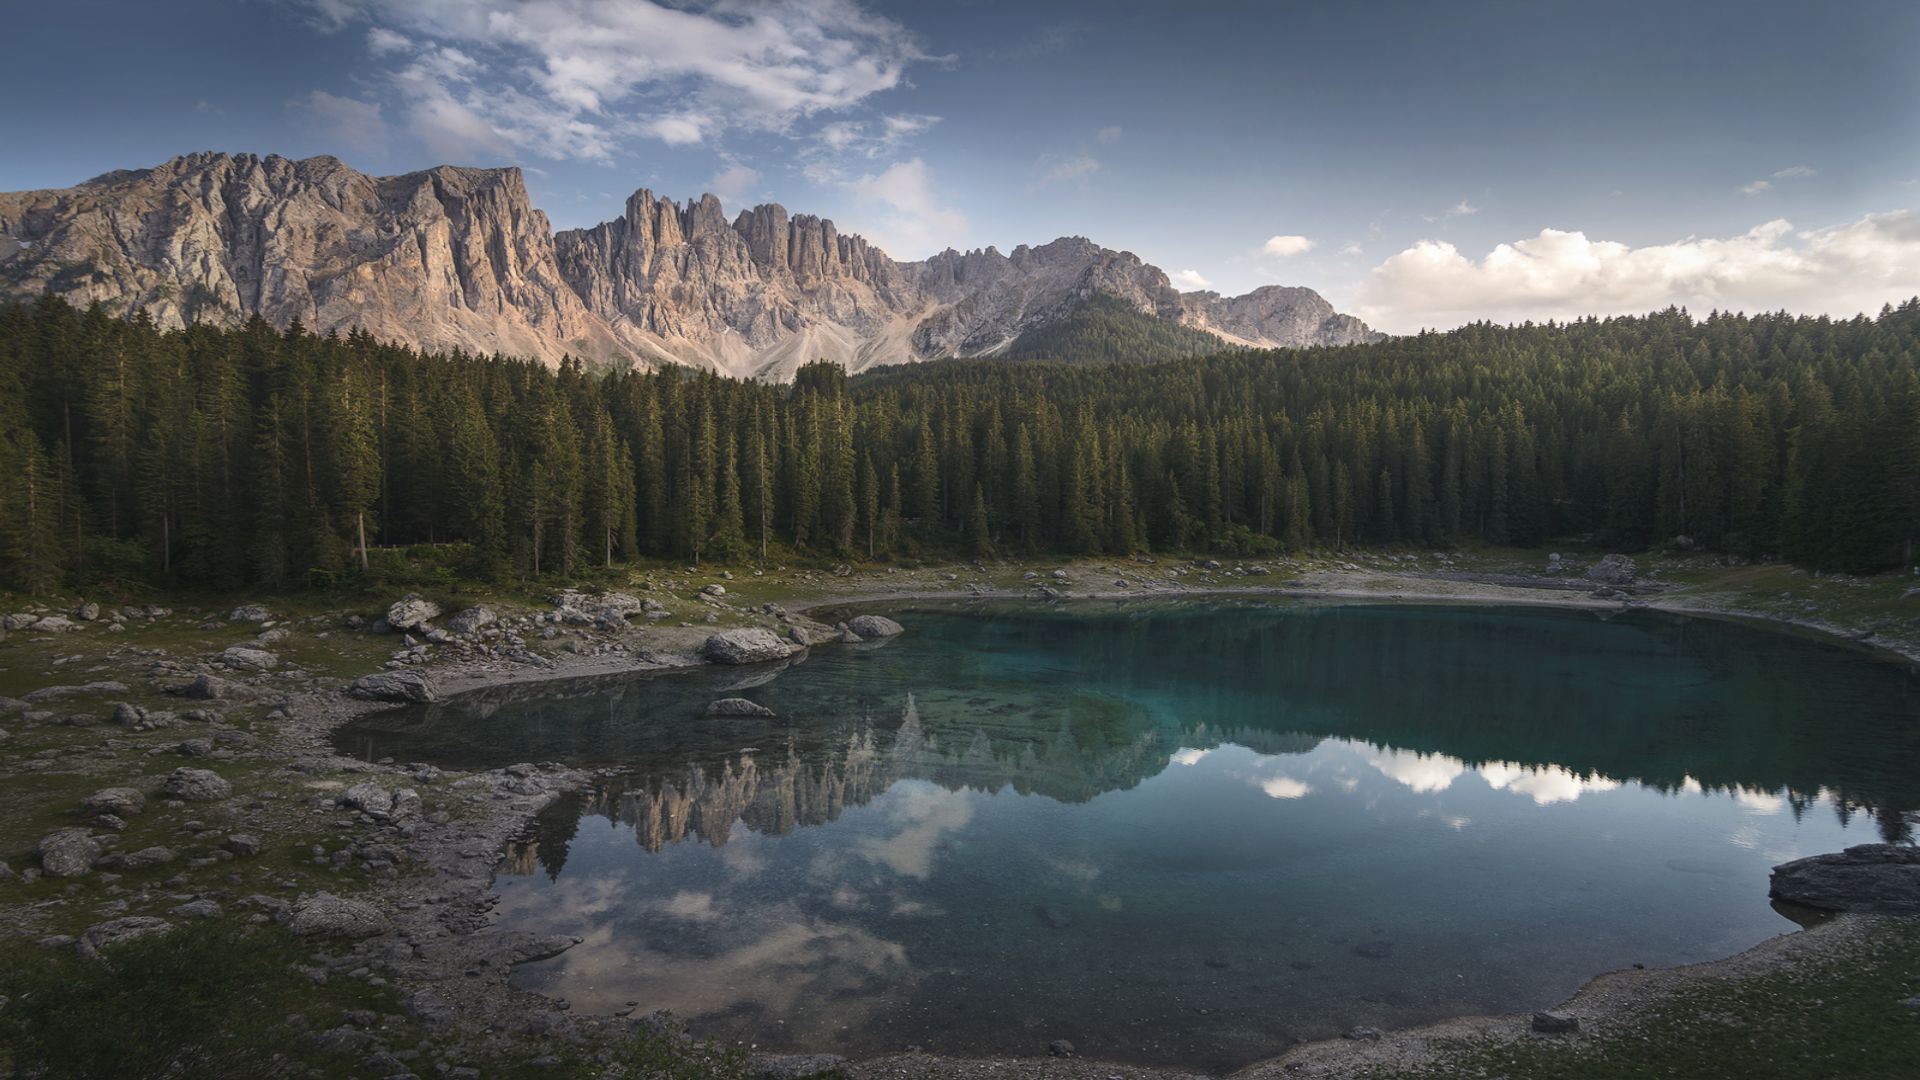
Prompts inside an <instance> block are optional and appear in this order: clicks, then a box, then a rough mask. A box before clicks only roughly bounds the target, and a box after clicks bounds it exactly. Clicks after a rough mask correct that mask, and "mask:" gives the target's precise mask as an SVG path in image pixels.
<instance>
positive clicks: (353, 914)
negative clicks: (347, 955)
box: [287, 892, 388, 938]
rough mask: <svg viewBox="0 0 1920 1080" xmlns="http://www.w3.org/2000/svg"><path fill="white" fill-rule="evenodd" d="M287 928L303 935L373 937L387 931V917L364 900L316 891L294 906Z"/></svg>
mask: <svg viewBox="0 0 1920 1080" xmlns="http://www.w3.org/2000/svg"><path fill="white" fill-rule="evenodd" d="M287 928H288V929H290V930H292V931H293V932H294V933H296V934H298V935H300V936H301V937H321V938H369V937H377V936H379V935H381V934H384V933H386V932H387V929H388V925H387V917H386V916H385V915H383V914H381V913H380V909H379V908H376V907H374V906H373V905H372V904H369V903H367V902H366V901H364V900H349V899H346V898H344V897H339V896H335V895H333V894H332V893H326V892H321V893H314V894H313V895H312V896H309V897H306V898H305V899H302V900H301V901H300V902H299V903H298V904H296V905H294V908H293V913H292V915H291V916H290V917H289V919H288V921H287Z"/></svg>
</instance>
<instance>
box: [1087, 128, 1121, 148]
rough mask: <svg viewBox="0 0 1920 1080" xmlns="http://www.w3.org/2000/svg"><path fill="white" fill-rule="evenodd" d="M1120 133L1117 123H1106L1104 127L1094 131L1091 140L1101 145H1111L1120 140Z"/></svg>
mask: <svg viewBox="0 0 1920 1080" xmlns="http://www.w3.org/2000/svg"><path fill="white" fill-rule="evenodd" d="M1120 134H1121V132H1120V125H1119V124H1108V125H1107V126H1106V127H1103V128H1101V129H1100V130H1099V131H1097V132H1095V133H1094V136H1093V141H1095V142H1097V143H1099V144H1100V145H1102V146H1111V145H1112V144H1114V143H1117V142H1119V141H1120Z"/></svg>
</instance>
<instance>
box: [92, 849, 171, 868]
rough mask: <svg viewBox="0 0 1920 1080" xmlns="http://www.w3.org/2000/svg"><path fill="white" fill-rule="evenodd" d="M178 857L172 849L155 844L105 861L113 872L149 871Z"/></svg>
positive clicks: (110, 857) (112, 856) (111, 856)
mask: <svg viewBox="0 0 1920 1080" xmlns="http://www.w3.org/2000/svg"><path fill="white" fill-rule="evenodd" d="M179 857H180V856H179V854H178V853H176V852H175V851H174V850H173V849H172V848H170V847H161V846H160V845H158V844H155V845H154V846H153V847H145V848H141V849H140V850H139V851H129V852H127V853H126V854H125V855H109V856H108V857H107V861H108V862H109V863H110V864H111V869H114V870H151V869H153V868H154V867H156V866H165V865H167V864H168V863H170V862H172V861H173V860H175V859H177V858H179Z"/></svg>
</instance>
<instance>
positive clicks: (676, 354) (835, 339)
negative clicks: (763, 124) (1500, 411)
mask: <svg viewBox="0 0 1920 1080" xmlns="http://www.w3.org/2000/svg"><path fill="white" fill-rule="evenodd" d="M46 293H51V294H54V295H58V296H62V297H64V298H66V299H67V300H69V301H70V302H72V303H75V304H79V305H86V304H91V303H93V302H96V301H98V302H103V303H106V304H108V305H111V306H114V307H116V308H118V309H120V310H132V309H135V308H141V309H145V310H146V311H147V312H149V313H150V314H151V315H152V317H153V318H154V319H155V320H156V321H158V322H159V323H161V324H162V325H166V326H180V325H185V324H187V323H190V322H197V321H208V322H215V323H220V324H225V325H232V324H235V323H239V322H242V321H244V320H245V319H247V318H248V317H250V316H252V315H254V314H259V315H260V316H262V317H264V318H265V319H267V320H268V321H269V322H271V323H273V324H275V325H276V326H286V325H289V324H291V323H293V322H295V321H298V322H300V323H301V324H303V325H305V326H307V327H309V328H310V329H313V330H317V331H329V330H338V331H342V332H345V331H349V330H363V331H366V332H368V333H370V334H373V335H374V336H376V337H379V338H382V339H385V340H391V341H397V342H401V343H404V344H407V345H413V346H419V347H423V348H431V349H446V348H463V349H468V350H473V351H479V352H488V353H491V352H500V353H507V354H512V355H523V356H532V357H537V358H539V359H542V360H545V361H548V362H554V361H557V360H558V359H559V358H560V357H561V356H563V355H567V354H572V355H575V356H579V357H582V358H583V359H586V360H588V361H592V362H608V361H619V360H622V359H626V360H632V361H635V362H640V363H660V362H669V361H671V362H678V363H685V364H691V365H695V366H700V367H709V368H713V369H715V370H719V371H723V372H727V373H729V374H734V375H740V376H748V377H760V378H770V379H786V378H791V377H792V373H793V371H794V369H795V368H797V367H798V366H799V365H801V364H803V363H806V362H808V361H811V360H815V359H828V360H832V361H834V362H836V363H839V364H842V365H844V366H845V367H847V368H848V369H849V370H855V371H857V370H860V369H862V368H866V367H870V366H872V365H875V364H880V363H894V362H900V361H905V360H918V359H930V358H936V357H951V356H981V355H993V354H994V353H996V352H999V351H1001V350H1003V349H1005V348H1006V347H1007V346H1008V344H1009V343H1011V342H1012V341H1014V340H1015V339H1016V338H1017V337H1019V336H1020V335H1021V334H1022V333H1024V332H1026V331H1029V330H1032V329H1034V328H1036V327H1039V326H1044V325H1046V324H1047V323H1048V322H1049V321H1050V320H1054V319H1057V318H1059V317H1061V315H1062V314H1063V313H1064V312H1065V311H1067V310H1069V309H1070V307H1071V306H1072V305H1073V304H1074V303H1076V302H1077V301H1081V300H1084V299H1086V298H1088V297H1091V296H1096V295H1098V296H1108V297H1114V298H1118V299H1120V300H1123V301H1125V302H1126V303H1128V304H1130V305H1132V306H1133V307H1134V308H1135V309H1137V310H1138V311H1140V312H1141V313H1143V314H1145V315H1149V316H1151V317H1154V318H1159V319H1165V320H1168V321H1170V322H1176V323H1179V324H1181V325H1185V326H1189V327H1192V328H1194V329H1197V330H1202V331H1205V332H1208V333H1212V334H1215V335H1217V336H1219V337H1220V338H1221V340H1222V342H1223V344H1237V345H1256V346H1300V345H1339V344H1348V343H1352V342H1358V341H1367V340H1372V339H1373V338H1376V337H1377V336H1378V335H1376V334H1374V333H1372V332H1371V331H1370V330H1368V329H1367V327H1366V326H1365V325H1364V324H1363V323H1361V322H1360V321H1359V320H1357V319H1354V318H1352V317H1351V316H1346V315H1340V314H1338V313H1337V312H1335V311H1334V310H1333V308H1332V306H1331V305H1329V304H1328V303H1327V302H1326V301H1325V300H1324V299H1322V298H1321V297H1320V295H1319V294H1318V293H1315V292H1314V291H1313V290H1311V289H1302V288H1284V287H1280V286H1269V287H1266V288H1262V289H1257V290H1255V291H1254V292H1252V293H1249V294H1247V295H1246V296H1240V297H1221V296H1219V295H1217V294H1214V293H1204V292H1202V293H1186V294H1182V293H1180V292H1178V291H1177V290H1175V289H1174V288H1173V286H1172V284H1171V283H1170V282H1169V281H1168V279H1167V275H1166V274H1165V273H1164V272H1163V271H1161V270H1160V269H1159V268H1158V267H1155V266H1152V265H1150V264H1148V263H1145V262H1142V261H1141V260H1140V259H1139V258H1138V257H1137V256H1135V255H1133V254H1132V253H1130V252H1124V251H1114V250H1111V249H1109V248H1103V247H1101V246H1099V245H1098V244H1095V243H1093V242H1092V241H1090V240H1087V239H1084V238H1081V237H1066V238H1062V239H1059V240H1055V241H1053V242H1052V243H1049V244H1044V245H1041V246H1039V247H1028V246H1025V245H1022V246H1020V247H1018V248H1015V249H1014V251H1013V252H1012V254H1010V255H1003V254H1001V253H1000V252H999V251H997V250H995V249H993V248H987V249H985V250H976V251H972V252H966V253H961V252H958V251H953V250H948V251H945V252H942V253H940V254H939V255H936V256H934V257H932V258H930V259H927V260H925V261H922V262H896V261H894V260H893V259H892V258H890V257H888V255H887V254H886V253H885V252H883V251H881V250H880V249H878V248H876V247H874V246H872V245H870V244H868V243H867V242H866V241H865V240H864V239H862V238H861V237H859V236H855V235H852V234H847V233H842V232H840V231H839V230H838V229H836V228H835V227H834V224H833V222H831V221H827V220H825V219H822V218H818V217H814V216H812V215H808V214H791V215H790V214H789V213H788V212H787V210H786V209H785V208H784V207H781V206H778V205H774V204H768V205H763V206H756V207H754V208H752V209H750V210H745V211H742V212H740V213H739V214H737V215H736V216H735V217H734V218H733V219H732V220H731V221H729V220H727V218H726V216H725V213H724V211H723V209H722V207H721V205H720V200H719V199H717V198H715V197H714V196H712V195H706V196H703V197H702V198H700V199H698V200H694V201H691V202H688V203H685V204H679V203H675V202H674V201H672V200H671V199H667V198H660V197H656V196H655V195H654V194H653V193H652V192H650V191H645V190H642V191H638V192H635V193H634V195H633V197H632V198H630V199H628V200H627V207H626V212H625V213H624V214H623V215H622V216H621V217H619V218H617V219H615V220H613V221H610V222H606V223H603V224H601V225H597V226H594V227H593V228H590V229H574V230H568V231H566V232H562V233H559V234H558V235H555V234H554V233H553V231H552V229H551V227H550V226H549V224H548V222H547V218H546V215H544V214H542V213H541V212H540V211H538V210H536V209H534V208H533V206H532V204H531V202H530V201H529V199H528V197H527V191H526V185H525V183H524V182H523V180H522V177H521V174H520V171H519V170H518V169H511V168H508V169H465V168H454V167H451V166H441V167H439V168H435V169H428V170H426V171H423V172H417V173H408V174H406V175H404V176H394V177H370V176H365V175H363V174H361V173H359V172H356V171H354V170H353V169H351V168H349V167H347V166H346V165H344V164H342V163H341V162H340V161H338V160H336V159H334V158H330V157H316V158H308V159H305V160H302V161H291V160H288V159H286V158H281V157H275V156H267V157H256V156H254V155H251V154H238V155H228V154H214V153H203V154H192V155H188V156H185V157H179V158H175V159H173V160H172V161H169V162H167V163H166V164H164V165H160V166H158V167H156V168H152V169H142V170H131V171H123V172H115V173H109V174H107V175H105V176H101V177H97V178H95V179H93V180H89V181H87V182H86V183H83V184H79V185H76V186H75V187H71V188H63V189H57V190H48V191H29V192H18V193H12V194H0V295H6V296H13V297H32V296H39V295H42V294H46Z"/></svg>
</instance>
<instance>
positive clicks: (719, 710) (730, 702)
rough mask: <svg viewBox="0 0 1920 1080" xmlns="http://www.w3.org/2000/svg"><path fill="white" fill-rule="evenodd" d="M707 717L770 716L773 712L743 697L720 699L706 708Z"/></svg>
mask: <svg viewBox="0 0 1920 1080" xmlns="http://www.w3.org/2000/svg"><path fill="white" fill-rule="evenodd" d="M707 715H708V716H772V715H773V710H772V709H769V708H767V707H766V706H765V705H762V704H760V703H759V702H757V701H748V700H747V699H746V698H743V697H730V698H721V699H720V700H719V701H715V702H712V703H711V704H709V705H708V706H707Z"/></svg>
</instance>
